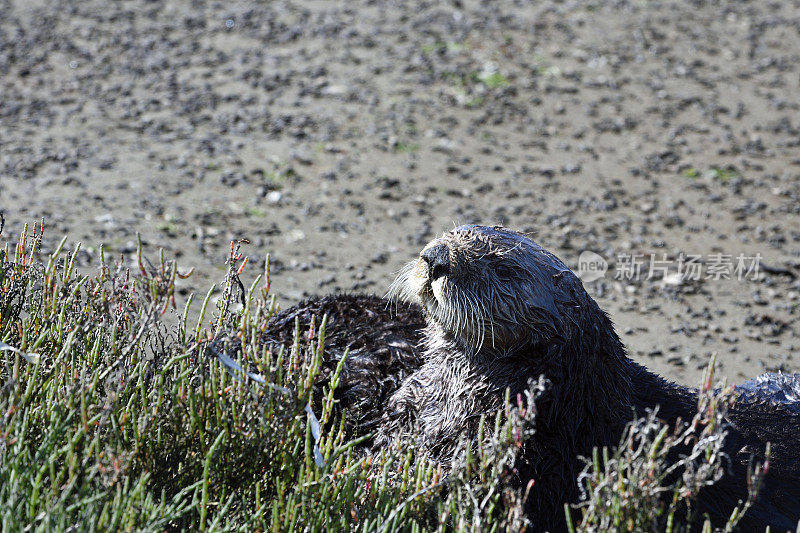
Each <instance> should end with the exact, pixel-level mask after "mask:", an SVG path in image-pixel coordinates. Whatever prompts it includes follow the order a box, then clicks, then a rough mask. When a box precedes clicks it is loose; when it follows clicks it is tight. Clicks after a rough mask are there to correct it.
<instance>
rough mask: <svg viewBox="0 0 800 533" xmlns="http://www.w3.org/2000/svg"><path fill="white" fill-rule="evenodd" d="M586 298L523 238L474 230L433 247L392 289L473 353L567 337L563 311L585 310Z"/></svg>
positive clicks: (461, 230)
mask: <svg viewBox="0 0 800 533" xmlns="http://www.w3.org/2000/svg"><path fill="white" fill-rule="evenodd" d="M580 294H585V292H584V290H583V287H582V285H581V283H580V281H579V280H578V278H577V277H576V276H575V274H573V273H572V271H571V270H570V269H569V268H567V266H566V265H564V263H562V262H561V261H560V260H559V259H558V258H557V257H555V256H554V255H553V254H551V253H550V252H548V251H547V250H545V249H544V248H542V247H541V246H539V245H538V244H536V243H535V242H533V241H532V240H531V239H529V238H528V237H526V236H525V235H523V234H521V233H517V232H514V231H511V230H508V229H506V228H503V227H499V226H495V227H487V226H475V225H467V226H461V227H458V228H456V229H454V230H453V231H450V232H448V233H446V234H445V235H444V236H442V237H441V238H438V239H435V240H433V241H431V242H430V243H428V245H426V246H425V248H424V249H423V250H422V252H421V253H420V255H419V258H418V259H417V260H415V261H412V262H411V263H409V264H408V265H406V266H405V267H404V268H403V269H402V270H401V271H400V273H399V275H398V276H397V279H396V280H395V281H394V283H393V284H392V286H391V288H390V290H389V296H392V297H395V298H399V299H401V300H404V301H407V302H413V303H417V304H419V305H421V306H422V307H423V308H424V309H425V311H426V313H427V315H428V319H429V321H432V322H434V323H435V324H437V325H438V326H440V327H441V328H442V329H443V330H444V331H445V332H447V333H450V334H451V335H452V336H453V337H454V338H455V339H457V340H459V341H461V343H462V344H463V345H464V346H465V347H467V348H470V351H472V353H478V352H480V351H481V350H482V349H484V350H487V349H491V350H492V351H500V352H508V351H511V350H513V349H514V348H516V347H518V346H521V345H524V344H530V343H542V342H548V341H553V340H556V339H563V338H564V337H565V336H566V331H565V328H567V327H569V324H568V323H569V322H570V321H569V319H568V318H567V316H566V313H565V306H567V307H569V306H577V305H579V304H577V303H576V297H577V298H578V300H580V299H581V298H580Z"/></svg>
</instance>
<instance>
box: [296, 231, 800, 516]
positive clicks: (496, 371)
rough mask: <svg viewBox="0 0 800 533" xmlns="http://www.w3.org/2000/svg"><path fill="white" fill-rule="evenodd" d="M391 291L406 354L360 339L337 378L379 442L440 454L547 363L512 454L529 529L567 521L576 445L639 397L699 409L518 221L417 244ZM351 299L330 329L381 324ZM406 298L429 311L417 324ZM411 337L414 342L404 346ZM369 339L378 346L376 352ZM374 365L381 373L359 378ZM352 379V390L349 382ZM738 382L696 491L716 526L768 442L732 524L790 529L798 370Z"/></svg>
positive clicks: (372, 310) (588, 446) (611, 442)
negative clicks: (544, 383)
mask: <svg viewBox="0 0 800 533" xmlns="http://www.w3.org/2000/svg"><path fill="white" fill-rule="evenodd" d="M389 296H391V297H392V298H393V299H394V300H400V301H402V302H406V303H407V306H403V307H401V312H402V313H404V314H405V316H406V318H407V319H408V320H409V325H410V326H411V327H408V328H405V329H402V330H398V329H396V327H395V326H396V324H397V323H396V321H395V322H392V323H388V322H387V324H389V326H391V328H395V329H392V335H395V334H397V336H398V337H397V338H396V339H395V342H399V343H400V344H401V345H402V346H404V347H405V348H404V350H403V354H405V355H403V356H402V357H399V358H395V359H394V360H393V359H392V357H391V356H389V357H388V358H387V355H386V350H385V349H384V347H382V346H379V345H378V344H380V343H379V342H375V343H373V342H372V341H370V340H368V341H367V342H366V343H365V345H364V346H363V347H362V352H361V353H360V355H359V358H357V359H356V360H354V361H353V362H352V363H353V364H352V365H351V369H350V376H352V378H353V379H352V380H351V381H350V382H349V383H348V382H347V380H345V390H346V394H345V395H344V396H343V397H342V398H343V401H344V403H345V404H347V403H350V404H355V403H356V402H359V401H360V404H359V406H360V408H361V409H362V410H363V411H366V413H367V414H362V415H361V416H362V417H363V419H364V420H367V421H369V422H370V425H372V426H374V423H375V421H376V420H379V422H378V428H377V429H378V431H377V433H378V436H377V439H376V441H375V443H376V445H381V443H385V442H387V441H388V440H390V439H393V438H403V437H402V435H403V430H404V429H406V428H408V427H411V426H416V427H417V429H418V431H421V435H422V443H421V444H422V446H424V447H425V448H427V449H428V450H429V451H430V452H431V453H432V454H433V455H434V456H437V455H438V456H441V457H446V456H447V454H448V453H451V452H452V450H453V449H454V447H455V445H456V443H457V441H458V439H459V437H460V436H466V437H468V438H469V437H471V436H474V435H475V425H476V423H477V420H478V419H479V415H481V414H483V413H489V412H492V411H493V410H495V409H497V408H498V407H500V406H501V405H502V401H503V397H504V394H505V391H506V389H507V388H508V389H510V391H511V394H512V397H514V396H515V395H516V394H518V393H522V392H523V391H525V390H526V389H527V388H528V386H529V381H530V380H531V379H536V378H538V377H539V376H544V377H545V378H546V379H547V380H548V382H549V388H548V389H547V392H546V393H545V394H544V395H543V396H542V397H541V398H539V399H538V400H537V402H536V411H537V416H536V433H535V435H534V436H533V437H532V442H529V443H527V444H526V448H525V450H524V453H523V456H522V458H521V460H520V464H519V465H518V471H519V477H520V482H521V483H523V484H524V483H525V482H526V481H528V480H534V481H535V483H534V485H533V489H532V491H531V493H530V496H529V498H528V500H527V503H526V505H527V507H526V511H527V512H528V514H529V516H530V518H531V520H532V522H533V525H534V529H535V530H542V531H545V530H549V531H561V530H564V529H565V528H566V523H565V518H564V511H563V503H564V502H574V501H576V500H577V498H578V485H577V482H576V478H577V476H578V474H579V472H580V470H581V468H582V466H583V463H582V461H581V460H580V459H579V457H580V456H584V457H588V456H591V453H592V449H593V448H594V447H602V446H609V447H613V446H615V445H617V444H618V443H619V441H620V437H621V435H622V432H623V431H624V429H625V427H626V424H628V423H629V422H630V421H631V420H632V419H633V418H635V417H637V416H642V415H644V414H645V413H646V411H647V410H649V409H654V408H658V409H659V411H658V414H659V417H660V418H661V419H662V420H664V421H666V422H668V423H671V424H675V423H677V421H678V420H679V419H681V420H684V421H686V420H690V419H691V418H692V416H693V415H694V414H695V413H696V409H697V391H696V390H693V389H689V388H686V387H682V386H679V385H676V384H674V383H670V382H668V381H667V380H665V379H664V378H661V377H659V376H657V375H655V374H653V373H651V372H649V371H648V370H647V369H646V368H644V367H643V366H641V365H639V364H637V363H635V362H633V361H632V360H630V359H629V358H628V357H627V354H626V351H625V347H624V345H623V344H622V342H621V341H620V339H619V337H618V336H617V334H616V332H615V331H614V326H613V324H612V322H611V320H610V319H609V317H608V315H607V314H606V313H605V312H604V311H603V310H601V309H600V308H599V306H598V305H597V303H596V302H595V301H594V300H593V299H592V298H591V297H590V296H589V294H588V293H587V292H586V290H585V289H584V288H583V286H582V284H581V282H580V280H579V279H578V278H577V276H576V275H575V274H574V273H573V272H572V271H571V270H570V269H569V268H568V267H567V266H566V265H565V264H564V263H563V262H562V261H561V260H559V259H558V258H557V257H556V256H555V255H553V254H552V253H550V252H548V251H547V250H545V249H544V248H542V247H541V246H539V245H538V244H536V243H535V242H533V241H532V240H531V239H530V238H528V237H527V236H526V235H524V234H521V233H517V232H514V231H511V230H508V229H505V228H502V227H496V226H495V227H486V226H475V225H467V226H461V227H458V228H456V229H454V230H452V231H450V232H448V233H446V234H445V235H444V236H442V237H441V238H438V239H435V240H433V241H432V242H431V243H429V244H428V245H427V246H425V248H424V249H423V250H422V252H421V253H420V255H419V257H418V258H417V259H416V260H414V261H412V262H411V263H409V264H408V265H407V266H406V267H405V268H404V269H403V270H402V271H401V272H400V274H399V276H398V277H397V280H396V281H395V283H394V284H393V285H392V287H391V290H390V294H389ZM348 298H351V300H350V301H349V305H350V307H355V308H356V310H355V311H354V312H349V314H350V316H352V317H355V318H354V319H353V320H350V321H348V320H338V321H337V320H336V319H335V316H334V320H333V322H332V326H333V328H334V329H337V328H344V329H345V330H347V329H348V328H353V327H357V324H360V323H361V322H364V323H365V324H366V323H369V324H370V325H371V327H373V328H376V331H378V330H380V327H379V324H380V323H381V321H382V320H386V319H385V318H384V317H385V315H384V314H383V313H385V305H386V304H385V302H384V301H382V300H379V299H377V298H374V297H361V299H360V300H358V301H355V300H352V298H353V297H348ZM334 301H335V297H334ZM310 304H311V302H307V303H306V304H304V306H301V309H306V308H308V307H309V305H310ZM416 306H419V308H421V309H422V310H423V313H424V317H425V322H426V325H425V329H424V330H423V331H422V332H421V333H418V330H417V329H416V328H417V326H418V325H419V322H420V320H419V315H417V314H416V312H415V311H414V309H415V308H416ZM380 309H383V311H381V310H380ZM325 310H326V309H321V311H325ZM295 312H296V311H295ZM288 314H289V315H291V311H290V312H288ZM340 314H341V313H340ZM369 317H372V318H369ZM376 317H377V318H378V319H377V320H376ZM380 335H385V333H379V334H378V336H380ZM398 339H400V340H398ZM417 340H419V344H418V345H419V347H420V348H419V349H413V348H409V347H413V346H414V345H415V343H416V341H417ZM373 350H375V353H376V354H377V353H378V352H379V351H380V352H381V354H382V355H376V356H375V358H373V356H372V355H370V354H371V353H372V351H373ZM381 350H383V351H381ZM336 351H337V352H341V349H339V350H336ZM337 357H339V355H334V357H333V359H336V358H337ZM374 359H378V360H380V361H381V363H380V365H378V366H379V368H378V366H376V365H375V364H373V360H374ZM365 369H366V371H365ZM370 372H379V373H380V375H372V376H371V379H370V380H366V381H365V374H366V375H369V374H370ZM398 385H399V386H398ZM359 387H360V388H359ZM395 387H396V388H395ZM356 389H357V390H358V392H359V394H360V399H358V398H357V397H358V396H359V395H358V394H356V395H353V394H352V392H353V391H354V390H356ZM372 390H374V391H375V392H374V393H371V392H370V391H372ZM737 390H738V396H739V398H738V401H736V402H735V403H734V405H733V406H732V408H731V409H730V410H729V412H728V423H729V428H728V433H727V437H726V439H725V452H726V453H727V454H728V456H729V458H730V460H731V462H730V467H729V468H728V470H727V472H726V474H725V477H723V479H721V480H720V481H718V482H717V483H716V484H715V485H713V486H711V487H708V488H706V489H704V490H703V491H702V492H701V494H700V496H699V497H698V502H697V504H698V505H699V506H700V511H701V513H702V514H706V515H707V516H709V517H710V518H711V520H712V523H713V524H714V525H724V523H725V521H726V520H727V519H728V517H729V516H730V513H731V511H732V510H733V508H734V507H735V506H736V505H737V504H738V503H739V502H740V501H742V500H744V499H746V497H747V480H746V478H747V467H748V464H749V463H750V462H751V461H753V460H756V461H759V460H763V457H764V451H765V446H766V443H767V442H771V443H772V455H771V460H770V467H769V473H768V475H767V477H766V480H765V482H764V486H763V488H762V491H761V493H760V496H759V498H758V501H757V502H756V504H755V505H754V506H753V507H752V508H751V509H750V510H749V512H748V513H747V514H746V516H745V518H744V520H743V521H742V522H740V528H742V529H743V530H747V531H750V530H753V531H755V530H761V531H763V530H764V528H765V527H766V526H767V525H770V526H771V527H772V530H773V531H786V530H792V531H794V530H795V528H796V527H797V523H798V520H800V452H798V449H797V446H798V443H800V401H799V400H798V398H800V394H798V393H800V377H799V376H798V375H769V374H767V375H764V376H762V377H760V378H758V379H756V380H753V381H750V382H748V383H746V384H745V385H742V386H740V387H739V388H738V389H737ZM387 398H389V401H388V405H387V404H386V402H385V400H386V399H387ZM398 435H399V437H398Z"/></svg>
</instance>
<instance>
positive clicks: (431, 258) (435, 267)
mask: <svg viewBox="0 0 800 533" xmlns="http://www.w3.org/2000/svg"><path fill="white" fill-rule="evenodd" d="M419 256H420V257H421V258H422V259H423V260H424V261H425V263H426V264H427V265H428V279H429V280H431V281H433V280H435V279H437V278H440V277H442V276H444V275H446V274H447V273H448V271H449V270H450V250H448V249H447V245H446V244H437V245H436V246H431V247H430V248H428V249H426V250H422V253H421V254H419Z"/></svg>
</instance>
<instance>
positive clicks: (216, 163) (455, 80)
mask: <svg viewBox="0 0 800 533" xmlns="http://www.w3.org/2000/svg"><path fill="white" fill-rule="evenodd" d="M798 7H800V6H798V2H790V1H773V2H731V3H727V2H651V1H647V0H642V1H636V2H625V1H619V2H615V1H589V2H583V1H568V2H554V1H551V0H547V1H543V2H536V3H535V4H534V5H531V4H529V3H528V2H475V1H466V0H465V1H452V2H435V1H430V2H426V1H414V2H384V1H360V2H329V1H312V2H299V1H298V2H282V1H280V2H196V1H192V2H189V1H185V2H181V1H169V2H158V1H125V2H105V1H102V2H101V1H85V2H84V1H82V2H50V1H46V0H39V1H22V0H11V1H9V0H0V13H2V14H3V15H2V19H0V210H2V211H4V212H5V216H6V219H7V224H6V230H5V232H4V234H3V237H2V239H11V238H12V234H13V233H16V232H18V231H19V230H20V229H21V227H22V225H23V223H24V222H32V221H34V220H37V219H39V218H40V217H45V218H46V220H47V224H48V228H49V229H48V246H49V247H50V248H52V247H53V246H54V243H55V242H57V241H58V240H59V239H60V238H61V236H62V235H64V234H67V235H68V236H69V244H70V246H74V245H75V243H76V242H79V241H80V242H82V243H83V250H84V254H83V255H82V261H83V263H84V264H85V265H86V269H87V270H88V269H90V266H89V265H92V264H96V263H95V261H96V257H95V256H96V255H97V252H98V250H99V245H100V243H104V245H105V247H106V249H107V250H109V252H110V253H112V255H113V256H114V257H119V256H120V255H121V256H122V257H123V258H124V260H125V261H128V262H129V261H131V258H132V252H133V250H134V248H135V245H134V243H135V239H136V233H137V232H140V233H141V234H142V236H143V238H144V241H145V243H146V246H147V251H148V254H150V255H151V256H155V255H156V254H157V249H158V248H159V247H162V248H164V249H165V250H166V255H167V256H168V257H177V258H178V260H179V264H181V265H182V266H184V267H190V266H191V267H195V269H196V274H195V275H194V276H193V277H192V278H190V279H189V280H187V281H186V282H184V284H183V286H182V293H183V296H184V297H185V296H186V295H187V294H188V293H189V291H194V290H198V291H200V292H205V290H206V289H207V288H208V287H209V286H210V284H211V283H212V282H214V281H219V280H220V279H221V278H222V277H223V274H224V265H223V261H224V258H225V257H226V255H227V252H228V248H229V242H230V240H232V239H239V238H246V239H249V240H250V241H251V245H250V246H249V247H247V248H246V251H247V253H248V254H249V255H250V256H251V260H253V262H254V263H259V262H261V261H263V259H264V257H265V255H266V254H267V253H270V254H271V257H272V259H273V265H274V270H273V273H274V278H273V286H274V287H275V290H276V291H277V294H278V295H279V297H280V301H281V302H282V305H283V306H284V307H285V306H288V305H291V304H293V303H295V302H296V301H298V300H299V299H300V298H302V297H303V296H305V295H310V294H320V293H328V292H332V291H370V292H377V293H383V292H384V291H385V289H386V288H387V286H388V284H389V283H390V281H391V280H392V279H393V273H394V272H395V271H396V270H397V269H398V268H399V267H400V266H401V265H402V264H403V263H405V262H406V261H408V260H409V259H411V258H412V257H414V255H415V254H416V253H417V252H418V251H419V249H420V248H421V246H422V245H423V244H424V243H425V242H426V241H427V240H429V239H430V238H432V237H434V236H436V235H437V234H439V233H441V232H443V231H445V230H447V229H449V228H451V227H452V226H453V224H460V223H467V222H478V223H484V224H494V223H501V224H504V225H507V226H510V227H512V228H516V229H520V230H523V231H528V232H532V233H533V235H534V237H535V238H536V240H537V241H539V242H540V243H541V244H542V245H544V246H545V247H547V248H549V249H551V250H552V251H554V252H555V253H556V254H557V255H559V256H560V257H561V258H562V259H563V260H564V261H565V262H566V263H567V264H569V265H570V266H572V267H574V268H577V267H578V256H579V255H580V253H581V252H583V251H585V250H591V251H593V252H596V253H598V254H600V255H601V256H602V257H604V258H606V259H607V260H608V261H609V262H610V270H609V273H608V274H607V275H606V277H605V278H603V279H600V280H598V281H594V282H591V283H587V284H586V285H587V288H588V290H589V291H590V292H591V293H592V294H593V295H594V296H595V298H596V299H597V300H598V301H599V303H600V304H601V306H602V307H604V308H605V309H607V310H608V311H609V313H610V314H611V315H612V317H613V319H614V321H615V322H616V324H617V325H618V329H619V332H620V334H621V336H622V337H623V339H624V341H625V342H626V343H627V345H628V346H629V348H630V351H631V354H632V356H634V357H635V358H636V359H638V360H640V361H642V362H644V363H645V364H646V365H648V366H650V367H651V368H654V369H656V370H658V371H660V372H662V373H664V374H666V375H668V376H669V377H671V378H673V379H675V380H677V381H680V382H683V383H688V384H697V383H698V379H699V378H698V376H699V372H700V370H699V369H701V368H702V367H703V366H704V365H705V363H706V362H707V360H708V358H709V355H710V354H711V353H714V352H716V353H717V354H718V357H719V361H720V363H721V372H722V374H723V375H725V376H727V377H728V378H729V379H731V380H733V381H741V379H742V378H743V377H744V376H752V375H755V374H758V373H760V372H763V371H765V370H768V369H769V370H777V369H782V370H784V371H800V360H798V356H800V350H799V349H798V347H800V337H798V335H799V334H800V324H799V323H798V316H800V309H798V306H799V305H800V296H799V295H798V293H800V281H798V278H797V276H798V275H800V180H798V172H800V154H799V153H798V146H799V145H800V115H799V114H798V108H799V107H800V91H799V90H798V89H799V88H798V82H799V80H800V35H799V28H800V15H798V13H800V11H799V10H798ZM681 252H684V253H687V254H697V255H700V256H701V261H702V266H703V267H704V268H705V269H706V271H703V279H700V280H698V281H684V282H683V283H671V282H674V281H675V279H674V276H671V275H669V274H668V276H667V280H666V281H667V282H665V280H664V279H662V278H663V276H661V275H658V273H656V275H654V276H649V275H643V276H641V277H640V279H636V280H627V279H622V280H615V279H614V274H615V272H616V270H617V268H618V266H620V265H622V264H623V263H622V261H621V260H619V259H618V256H619V255H620V254H642V257H645V258H648V257H649V256H650V254H657V257H658V258H661V255H662V254H667V258H668V260H669V261H671V262H670V263H669V264H670V268H671V270H670V272H672V271H674V269H675V268H676V265H677V261H676V260H675V259H676V258H677V257H678V256H679V254H680V253H681ZM713 254H724V255H729V256H732V257H736V256H738V255H739V254H745V255H746V256H755V254H761V257H762V259H761V262H762V263H763V264H764V265H767V267H773V268H775V269H778V271H774V270H773V271H771V272H764V271H763V270H762V271H761V272H760V273H759V274H758V275H757V276H756V279H747V280H737V279H713V278H714V276H712V277H711V278H709V279H705V275H706V274H707V270H708V268H710V265H711V264H712V263H714V259H713V258H712V255H713ZM645 270H647V265H646V266H645ZM257 271H258V268H252V269H249V270H248V271H247V272H246V276H249V278H248V279H252V278H253V277H254V276H255V275H256V273H257ZM648 274H649V272H648ZM734 277H735V276H734ZM751 277H752V276H751Z"/></svg>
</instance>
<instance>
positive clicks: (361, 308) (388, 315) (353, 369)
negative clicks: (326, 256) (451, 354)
mask: <svg viewBox="0 0 800 533" xmlns="http://www.w3.org/2000/svg"><path fill="white" fill-rule="evenodd" d="M325 315H327V316H328V325H327V327H326V335H325V360H324V362H323V366H322V369H321V371H320V379H319V383H318V386H319V388H320V391H321V390H322V385H324V384H325V383H327V381H328V379H329V378H330V375H331V373H332V372H333V371H334V370H335V369H336V366H337V365H338V363H339V361H340V360H341V358H342V356H343V355H344V353H345V351H347V350H349V352H348V356H347V362H346V364H345V366H344V369H343V371H342V375H341V377H340V382H339V386H338V387H337V389H336V391H334V397H335V398H336V399H337V400H338V402H339V407H340V408H343V409H346V410H347V422H348V424H349V425H350V427H351V429H353V430H355V431H356V432H362V433H363V432H366V431H368V430H371V429H373V428H374V427H375V426H376V425H377V424H378V422H379V421H380V419H381V416H382V414H383V411H384V409H385V407H386V404H387V403H388V401H389V397H390V396H391V395H392V394H393V393H394V392H395V391H396V390H397V389H398V387H399V386H400V383H402V381H403V380H404V379H405V378H406V377H407V376H408V375H410V374H411V372H413V371H414V370H416V369H417V368H419V366H420V365H421V364H422V356H421V352H420V350H419V349H418V348H417V345H418V343H419V339H420V335H421V331H422V328H424V327H425V318H424V316H423V314H422V310H421V309H420V308H419V307H418V306H415V305H408V304H404V303H398V304H395V303H391V304H390V303H389V302H387V301H386V300H384V299H382V298H378V297H377V296H368V295H362V294H358V295H351V294H342V295H337V296H325V297H323V298H315V299H311V300H305V301H303V302H301V303H300V304H299V305H297V306H295V307H292V308H291V309H287V310H286V311H281V312H279V313H277V314H276V315H275V316H274V317H273V318H272V319H271V320H270V322H269V324H268V326H267V332H266V335H265V338H264V340H265V342H267V343H268V344H269V345H272V346H274V347H275V348H278V347H279V346H290V345H291V344H292V342H293V339H294V332H295V319H299V321H300V328H301V334H302V333H305V332H307V331H308V327H309V325H310V324H311V319H312V317H315V316H316V324H317V329H319V325H320V324H321V321H322V317H323V316H325ZM316 396H317V400H319V399H320V397H321V394H317V395H316Z"/></svg>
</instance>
